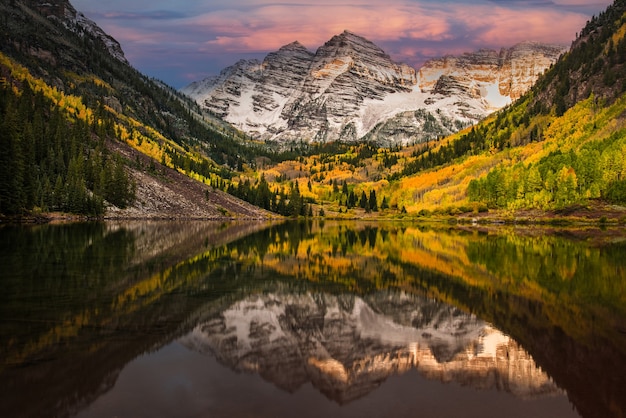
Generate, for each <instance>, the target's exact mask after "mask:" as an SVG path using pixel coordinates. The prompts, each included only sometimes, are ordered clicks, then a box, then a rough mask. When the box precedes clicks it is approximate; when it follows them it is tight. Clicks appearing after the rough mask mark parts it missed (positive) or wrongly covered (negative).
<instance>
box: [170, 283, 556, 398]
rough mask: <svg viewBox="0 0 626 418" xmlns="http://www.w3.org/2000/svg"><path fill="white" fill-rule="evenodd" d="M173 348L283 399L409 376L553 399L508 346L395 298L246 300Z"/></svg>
mask: <svg viewBox="0 0 626 418" xmlns="http://www.w3.org/2000/svg"><path fill="white" fill-rule="evenodd" d="M180 342H181V343H182V344H183V345H185V346H186V347H188V348H189V349H192V350H195V351H198V352H200V353H204V354H208V355H213V356H215V357H216V358H217V359H218V360H219V361H220V362H221V363H223V364H225V365H227V366H228V367H230V368H232V369H233V370H237V371H242V372H248V373H258V374H260V375H261V376H262V377H263V378H264V379H265V380H267V381H270V382H272V383H274V384H275V385H276V386H278V387H280V388H281V389H283V390H286V391H289V392H295V391H296V390H297V389H298V388H300V387H301V386H302V385H304V384H306V383H309V382H310V383H311V384H312V385H313V386H314V387H316V388H317V389H318V390H319V391H320V392H322V393H323V394H325V395H326V396H327V397H329V398H330V399H333V400H335V401H337V402H338V403H346V402H350V401H353V400H355V399H358V398H360V397H362V396H365V395H367V394H368V393H369V392H371V391H372V390H374V389H375V388H377V387H378V386H379V385H380V384H381V383H382V382H383V381H385V380H386V379H387V378H388V377H390V376H392V375H394V374H398V373H403V372H406V371H408V370H411V369H417V370H418V371H419V372H420V373H421V374H422V375H424V376H426V377H428V378H430V379H435V380H440V381H442V382H451V381H455V382H457V383H459V384H462V385H465V386H470V387H474V388H476V389H498V390H506V391H508V392H510V393H512V394H514V395H515V396H519V397H523V398H534V397H538V396H545V395H550V394H556V393H559V389H558V388H557V387H556V386H555V385H554V383H553V382H552V381H551V380H550V379H549V377H548V376H547V375H546V374H545V373H544V372H543V371H542V370H541V369H540V368H538V367H537V365H536V363H535V362H534V361H533V359H532V358H531V357H530V356H529V355H528V353H527V352H526V351H524V350H523V348H521V347H520V346H519V345H518V344H517V343H516V342H515V341H513V340H511V339H510V338H509V337H507V336H505V335H503V334H502V333H500V332H499V331H498V330H496V329H494V328H493V327H491V326H490V325H488V324H486V323H484V322H483V321H481V320H479V319H477V318H476V317H475V316H473V315H470V314H466V313H464V312H462V311H460V310H458V309H457V308H454V307H451V306H449V305H446V304H443V303H440V302H436V301H433V300H431V299H426V298H422V297H418V296H413V295H407V294H403V293H394V292H390V293H387V292H381V293H378V294H375V295H371V296H368V297H366V298H360V297H357V296H353V295H339V296H331V295H325V294H310V293H309V294H300V295H293V294H263V295H256V296H251V297H249V298H246V299H245V300H242V301H240V302H237V303H235V304H233V305H232V306H230V307H228V308H227V309H225V310H224V311H223V312H221V313H220V314H219V315H214V316H213V317H212V318H211V319H209V320H207V321H205V322H203V323H202V324H200V325H198V326H197V327H196V328H195V329H194V330H193V331H192V332H191V333H190V334H188V335H187V336H185V337H183V338H182V339H181V340H180Z"/></svg>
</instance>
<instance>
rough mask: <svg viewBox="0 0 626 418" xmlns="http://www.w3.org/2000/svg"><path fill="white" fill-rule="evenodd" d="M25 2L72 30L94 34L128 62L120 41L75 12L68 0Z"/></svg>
mask: <svg viewBox="0 0 626 418" xmlns="http://www.w3.org/2000/svg"><path fill="white" fill-rule="evenodd" d="M26 3H27V4H28V5H29V6H30V7H32V8H33V9H35V10H37V11H39V12H40V13H41V14H43V15H44V16H47V17H48V18H52V19H58V20H59V21H61V22H62V23H63V24H64V25H65V27H67V28H68V29H70V30H72V31H75V32H87V33H89V34H91V35H93V36H95V37H96V38H98V39H100V41H102V42H103V43H104V45H105V46H106V48H107V50H108V51H109V53H110V54H111V55H112V56H113V57H115V58H116V59H118V60H119V61H121V62H123V63H125V64H128V61H127V60H126V57H125V56H124V52H123V51H122V47H121V45H120V43H119V42H118V41H117V40H115V39H114V38H113V37H111V36H110V35H108V34H107V33H106V32H105V31H104V30H102V28H100V27H99V26H98V25H97V24H96V23H95V22H94V21H93V20H91V19H88V18H87V17H85V15H83V14H82V13H80V12H77V11H76V9H75V8H74V6H72V4H71V3H70V2H69V1H68V0H26Z"/></svg>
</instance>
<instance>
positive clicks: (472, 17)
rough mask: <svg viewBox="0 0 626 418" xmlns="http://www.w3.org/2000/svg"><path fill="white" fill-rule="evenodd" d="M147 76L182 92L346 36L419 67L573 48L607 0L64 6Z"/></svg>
mask: <svg viewBox="0 0 626 418" xmlns="http://www.w3.org/2000/svg"><path fill="white" fill-rule="evenodd" d="M70 1H71V3H72V4H73V5H74V7H75V8H76V9H77V10H78V11H79V12H82V13H83V14H85V15H86V16H87V17H89V18H90V19H92V20H94V21H95V22H96V23H97V24H98V25H99V26H100V27H101V28H102V29H104V30H105V31H106V32H107V33H108V34H109V35H111V36H113V37H114V38H115V39H117V40H118V41H119V42H120V44H121V45H122V49H123V50H124V53H125V55H126V58H127V59H128V60H129V61H130V63H131V64H132V65H133V66H134V67H135V68H137V69H138V70H140V71H141V72H143V73H144V74H146V75H148V76H151V77H156V78H158V79H160V80H163V81H165V82H166V83H168V84H169V85H171V86H173V87H176V88H181V87H183V86H185V85H187V84H189V83H191V82H192V81H197V80H201V79H203V78H205V77H207V76H209V75H214V74H219V72H220V71H221V70H222V69H223V68H225V67H227V66H229V65H232V64H234V63H235V62H237V61H238V60H239V59H251V58H256V59H260V60H262V59H263V58H264V57H265V56H266V55H267V54H268V53H269V52H272V51H276V50H277V49H278V48H280V47H281V46H283V45H286V44H288V43H291V42H293V41H296V40H297V41H299V42H300V43H302V44H303V45H304V46H306V47H307V48H308V49H309V50H311V51H313V52H314V51H315V50H316V49H317V48H318V47H320V46H321V45H323V44H324V43H325V42H326V41H328V40H329V39H330V38H332V37H333V36H334V35H338V34H340V33H342V32H343V31H344V30H349V31H351V32H354V33H356V34H358V35H361V36H363V37H365V38H367V39H369V40H370V41H372V42H374V43H375V44H376V45H378V46H379V47H381V48H382V49H383V50H384V51H385V52H387V53H388V54H389V55H390V56H391V57H392V58H393V59H394V60H395V61H398V62H404V63H406V64H409V65H412V66H413V67H415V68H419V67H420V66H421V65H422V64H423V63H424V61H426V60H427V59H429V58H436V57H441V56H444V55H447V54H460V53H463V52H471V51H475V50H477V49H480V48H490V49H497V50H499V49H500V48H502V47H510V46H513V45H515V44H516V43H519V42H523V41H538V42H547V43H556V44H562V45H570V44H571V42H572V41H573V40H574V39H575V37H576V34H577V33H578V32H579V31H580V30H581V29H582V28H583V27H584V25H585V23H586V22H587V21H588V20H589V19H591V17H592V16H594V15H598V14H599V13H600V12H602V11H603V10H604V9H606V7H607V6H608V5H609V4H611V3H612V1H610V0H531V1H521V0H478V1H469V0H442V1H425V0H184V1H180V0H179V1H173V0H169V1H168V0H108V1H102V0H70Z"/></svg>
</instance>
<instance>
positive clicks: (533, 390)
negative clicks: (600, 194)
mask: <svg viewBox="0 0 626 418" xmlns="http://www.w3.org/2000/svg"><path fill="white" fill-rule="evenodd" d="M0 245H1V246H2V251H1V252H0V261H1V264H2V266H4V267H5V268H3V269H2V272H0V282H1V283H2V284H3V289H4V292H2V294H1V295H0V314H1V316H0V318H1V319H0V337H1V340H0V341H1V342H2V343H1V344H2V345H1V346H0V350H1V351H0V355H1V356H2V358H3V359H4V360H3V363H2V366H1V367H2V368H1V369H0V381H1V382H2V383H0V414H1V415H3V416H17V415H19V416H40V415H50V416H67V415H75V414H76V413H77V412H78V411H80V410H83V409H84V408H87V409H85V411H89V407H88V405H90V404H96V403H97V399H99V398H103V397H105V396H107V395H105V393H106V394H110V393H113V392H115V388H114V386H115V385H116V382H117V380H118V378H119V374H120V372H121V371H123V370H124V368H125V367H127V365H129V364H134V362H133V359H135V358H137V356H140V355H142V354H144V353H155V352H157V353H158V350H159V349H160V348H161V347H170V346H171V344H172V341H176V340H178V341H179V343H181V344H183V345H184V346H185V347H188V348H191V349H192V350H195V351H198V352H200V353H210V354H211V356H214V357H215V358H217V359H218V360H219V361H220V362H221V363H222V364H224V365H227V366H228V367H229V368H231V369H233V370H236V371H245V372H248V373H253V374H258V375H260V376H262V377H263V379H265V380H267V381H270V382H272V383H273V384H274V385H276V386H277V387H279V388H282V389H284V390H286V391H288V392H290V393H293V392H305V391H306V387H307V385H308V384H311V385H313V386H314V387H315V388H317V390H319V391H320V392H322V393H323V394H324V395H326V396H327V397H328V398H330V399H333V400H335V401H336V402H338V403H340V404H345V405H347V404H355V403H357V402H356V401H355V400H361V399H374V398H375V396H376V392H379V391H382V392H384V390H382V386H380V385H381V383H382V382H384V381H387V380H389V379H390V376H393V375H396V374H398V373H400V374H402V373H406V371H407V370H417V372H419V373H420V375H421V376H422V378H424V377H427V378H428V379H434V380H436V381H443V382H456V383H458V384H460V385H464V386H469V387H473V388H480V389H483V390H492V389H497V390H501V391H503V392H506V393H510V394H513V395H515V396H517V397H521V398H524V399H536V398H537V396H540V397H541V396H543V397H545V396H546V395H550V396H552V395H554V396H556V395H558V394H560V393H562V391H563V390H564V391H566V393H567V397H568V398H569V400H570V401H571V402H572V404H573V406H574V407H575V408H576V410H577V411H578V412H579V413H580V414H581V415H582V416H584V417H596V416H597V417H600V416H602V417H604V416H615V417H620V416H624V415H625V414H626V412H625V411H626V401H625V400H624V399H623V397H622V395H621V392H620V391H621V390H622V388H624V387H626V382H625V379H626V378H625V377H624V376H626V374H625V373H624V371H626V333H625V332H624V330H626V312H625V310H626V303H624V302H626V279H625V277H626V260H624V257H623V254H625V253H626V252H625V250H626V248H625V247H626V245H625V244H624V241H623V237H622V236H621V231H614V230H608V231H605V232H600V231H597V230H567V231H565V230H555V231H553V230H543V229H527V230H510V229H495V230H488V229H480V230H479V229H473V228H465V229H464V228H441V227H437V228H434V229H433V228H429V227H423V226H422V227H418V226H415V225H410V224H394V223H384V224H372V223H369V224H368V223H332V222H326V223H325V224H320V223H305V222H301V223H291V224H280V225H266V224H255V223H235V224H231V225H223V224H216V223H200V222H189V223H169V222H160V223H159V222H157V223H126V224H90V225H69V226H68V225H65V226H42V227H29V228H10V227H5V228H3V229H1V230H0ZM499 330H500V331H499ZM176 344H178V343H176ZM522 347H523V348H522ZM166 351H167V350H166ZM202 357H203V356H200V358H202ZM204 358H206V357H204ZM198 361H200V360H198ZM205 361H206V360H205ZM122 373H123V372H122ZM387 384H389V383H385V385H387ZM383 386H384V385H383ZM444 387H445V386H444ZM448 390H451V389H448ZM382 392H381V393H382ZM33 393H37V396H36V397H35V398H33V396H32V394H33ZM146 401H149V400H146ZM366 402H367V401H366Z"/></svg>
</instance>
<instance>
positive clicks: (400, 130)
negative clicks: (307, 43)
mask: <svg viewBox="0 0 626 418" xmlns="http://www.w3.org/2000/svg"><path fill="white" fill-rule="evenodd" d="M565 50H566V49H565V48H563V47H560V46H551V45H544V44H538V43H532V42H527V43H522V44H519V45H516V46H514V47H513V48H509V49H506V48H503V49H502V50H501V51H495V50H484V49H483V50H479V51H476V52H474V53H467V54H463V55H460V56H446V57H443V58H441V59H435V60H431V61H428V62H427V63H426V64H425V65H424V66H423V67H422V68H421V69H420V70H419V72H416V71H415V70H414V69H413V68H411V67H409V66H407V65H405V64H398V63H395V62H394V61H392V60H391V58H390V57H389V55H387V54H386V53H385V52H384V51H383V50H382V49H380V48H379V47H378V46H376V45H375V44H373V43H372V42H370V41H368V40H367V39H365V38H363V37H360V36H358V35H356V34H354V33H351V32H349V31H345V32H343V33H342V34H340V35H337V36H334V37H333V38H332V39H330V40H329V41H328V42H326V43H325V44H324V45H322V46H321V47H320V48H318V49H317V51H316V52H315V53H313V52H310V51H308V50H307V49H306V48H305V47H304V46H302V45H301V44H300V43H298V42H294V43H292V44H289V45H285V46H284V47H282V48H280V49H279V50H278V51H276V52H273V53H270V54H268V55H267V57H266V58H265V59H264V60H263V62H259V61H240V62H238V63H236V64H235V65H233V66H232V67H228V68H226V69H225V70H223V71H222V72H221V73H220V75H219V76H217V77H211V78H208V79H206V80H202V81H199V82H195V83H192V84H190V85H189V86H187V87H185V88H183V89H182V92H183V93H185V94H187V95H189V96H190V97H192V98H193V99H194V100H196V101H197V102H198V103H199V104H200V105H201V106H202V107H204V108H205V109H207V110H208V111H210V112H212V113H214V114H216V115H217V116H220V117H222V118H224V119H225V120H226V121H228V122H230V123H232V124H233V125H235V126H236V127H238V128H239V129H241V130H243V131H245V132H247V133H248V134H249V135H251V136H253V137H256V138H257V139H260V140H267V141H277V142H280V143H288V142H292V141H298V142H299V141H305V142H327V141H346V142H350V141H360V140H371V141H375V142H377V143H379V144H383V145H392V144H397V143H401V144H407V143H418V142H423V141H426V140H429V139H434V138H436V137H439V136H442V135H448V134H450V133H453V132H456V131H458V130H460V129H462V128H464V127H466V126H469V125H471V124H474V123H476V122H478V121H479V120H481V119H482V118H484V117H485V116H487V115H488V114H490V113H491V112H493V111H494V110H497V109H501V108H502V107H504V106H506V105H508V104H510V103H511V102H512V101H514V100H516V99H517V98H519V97H520V96H521V95H522V94H523V93H524V92H525V91H526V90H528V89H529V88H530V87H531V86H532V84H533V83H534V82H535V81H536V79H537V77H539V75H540V74H541V73H542V72H543V71H544V70H545V69H547V68H548V67H549V66H550V65H551V64H552V63H553V62H554V61H556V59H557V58H558V57H559V56H560V54H562V53H563V52H564V51H565ZM412 112H414V113H412Z"/></svg>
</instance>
